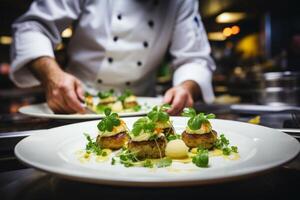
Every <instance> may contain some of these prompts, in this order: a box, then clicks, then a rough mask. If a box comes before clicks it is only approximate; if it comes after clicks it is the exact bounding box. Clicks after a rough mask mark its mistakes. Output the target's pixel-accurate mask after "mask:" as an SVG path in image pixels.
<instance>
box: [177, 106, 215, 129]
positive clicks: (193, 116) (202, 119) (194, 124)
mask: <svg viewBox="0 0 300 200" xmlns="http://www.w3.org/2000/svg"><path fill="white" fill-rule="evenodd" d="M182 115H183V116H185V117H189V118H190V119H189V120H188V127H189V128H190V129H191V130H198V129H200V127H201V125H202V123H207V122H209V121H208V120H209V119H214V118H215V117H216V116H215V115H214V114H212V113H210V114H208V115H205V114H204V113H199V114H197V113H196V111H195V109H193V108H185V109H184V110H183V113H182Z"/></svg>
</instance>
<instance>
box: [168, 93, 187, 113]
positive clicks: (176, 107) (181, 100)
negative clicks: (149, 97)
mask: <svg viewBox="0 0 300 200" xmlns="http://www.w3.org/2000/svg"><path fill="white" fill-rule="evenodd" d="M186 101H187V96H186V95H183V94H177V95H176V94H175V97H174V100H173V102H172V108H171V110H170V112H169V113H170V114H171V115H178V114H180V112H181V111H182V110H183V108H184V106H185V104H186Z"/></svg>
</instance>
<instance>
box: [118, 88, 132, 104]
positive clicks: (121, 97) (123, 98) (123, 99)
mask: <svg viewBox="0 0 300 200" xmlns="http://www.w3.org/2000/svg"><path fill="white" fill-rule="evenodd" d="M131 95H133V93H132V92H131V91H130V90H128V89H126V90H125V91H124V93H123V94H122V95H121V96H119V97H118V100H119V101H122V102H123V101H125V99H126V98H127V97H130V96H131Z"/></svg>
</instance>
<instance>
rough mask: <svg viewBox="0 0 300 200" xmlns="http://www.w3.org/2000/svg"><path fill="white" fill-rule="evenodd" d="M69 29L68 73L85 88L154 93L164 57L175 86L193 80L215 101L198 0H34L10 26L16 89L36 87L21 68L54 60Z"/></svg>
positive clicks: (211, 66) (208, 54)
mask: <svg viewBox="0 0 300 200" xmlns="http://www.w3.org/2000/svg"><path fill="white" fill-rule="evenodd" d="M71 24H72V25H73V27H74V33H73V36H72V38H71V39H70V42H69V45H68V49H67V53H68V66H67V67H66V71H67V72H69V73H71V74H73V75H75V76H76V77H78V78H79V79H80V80H81V81H82V82H83V83H84V85H85V89H86V90H88V91H90V90H91V89H92V88H93V89H95V90H102V89H105V90H106V89H110V88H118V89H120V90H123V89H125V88H129V89H131V90H132V91H133V92H134V93H136V94H137V95H153V94H154V93H153V91H154V89H155V88H154V84H155V78H156V73H155V72H156V71H157V69H158V67H159V66H160V63H161V62H162V61H163V59H164V57H165V55H166V53H169V54H170V55H171V57H172V62H171V66H172V69H173V70H174V74H173V84H174V85H178V84H180V83H182V82H184V81H186V80H194V81H196V82H197V83H198V84H199V86H200V88H201V91H202V95H203V99H204V101H205V102H207V103H210V102H212V101H213V100H214V93H213V90H212V85H211V79H212V71H213V70H214V69H215V65H214V62H213V60H212V59H211V57H210V46H209V43H208V40H207V36H206V33H205V30H204V27H203V24H202V22H201V18H200V15H199V13H198V1H197V0H160V1H157V0H144V1H142V0H36V1H34V2H33V3H32V5H31V6H30V9H29V10H28V11H27V12H26V13H25V14H24V15H23V16H21V17H20V18H19V19H17V21H16V22H15V23H14V24H13V37H14V40H13V41H14V42H13V44H12V49H11V56H12V70H11V73H10V77H11V79H12V80H13V81H14V83H15V84H16V85H18V86H20V87H31V86H36V85H38V84H40V83H39V81H38V80H37V79H36V78H35V77H34V76H33V74H32V73H31V72H30V71H29V70H28V68H26V67H24V65H26V63H28V62H29V61H31V60H33V59H36V58H38V57H41V56H50V57H54V53H53V49H55V47H56V46H57V45H58V44H59V43H60V42H61V33H62V31H63V30H65V29H66V28H67V27H69V26H70V25H71Z"/></svg>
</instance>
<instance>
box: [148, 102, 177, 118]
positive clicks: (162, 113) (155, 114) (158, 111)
mask: <svg viewBox="0 0 300 200" xmlns="http://www.w3.org/2000/svg"><path fill="white" fill-rule="evenodd" d="M170 108H171V106H170V105H169V104H164V105H162V106H160V107H159V106H154V107H153V108H152V111H150V112H149V113H148V114H147V116H148V117H149V119H151V120H152V121H153V122H162V123H165V122H167V121H169V118H170V116H169V114H168V113H167V112H166V111H167V110H168V109H170Z"/></svg>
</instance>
